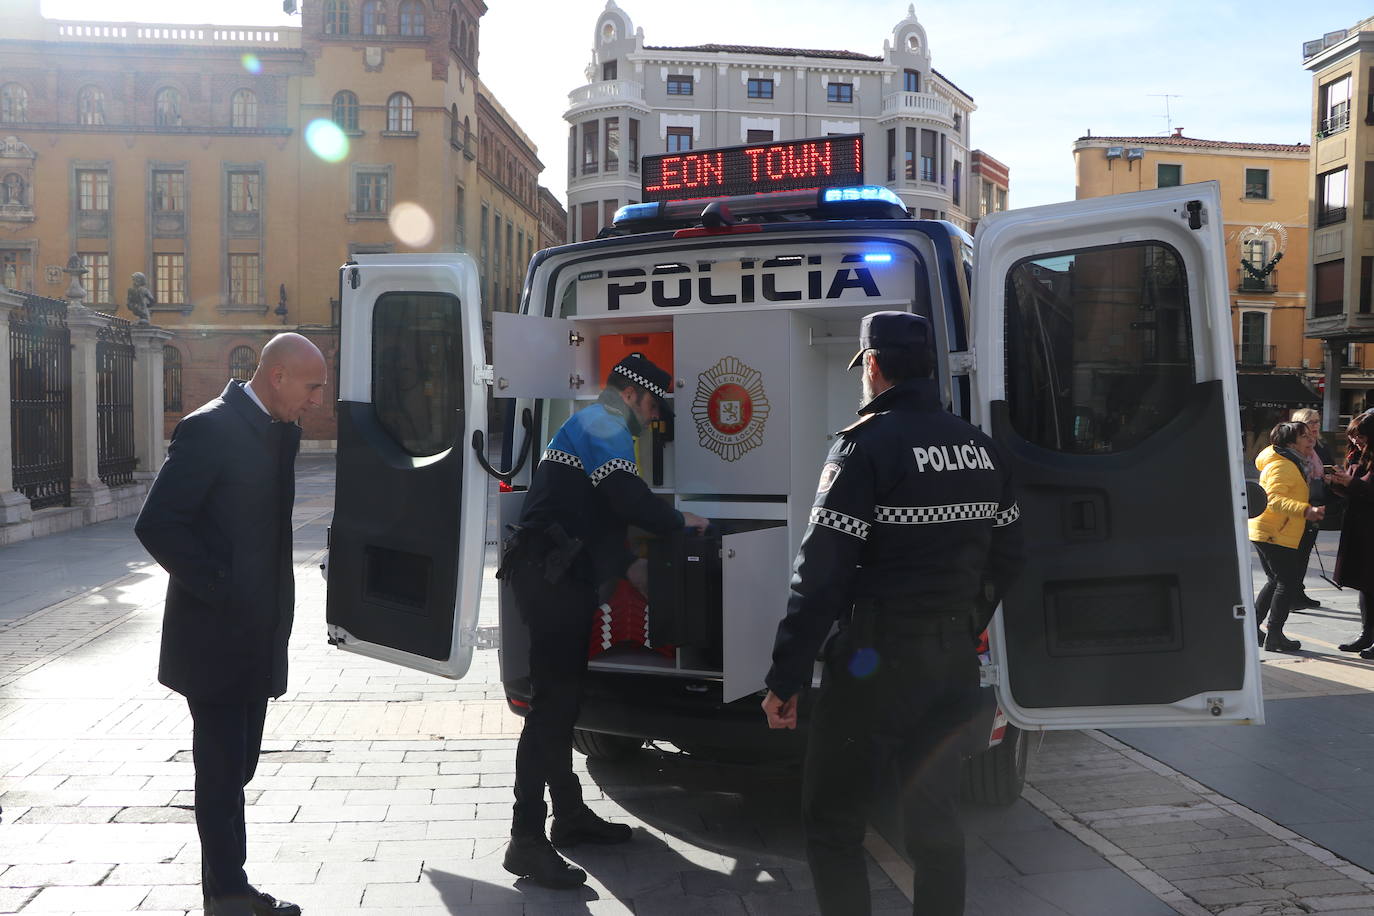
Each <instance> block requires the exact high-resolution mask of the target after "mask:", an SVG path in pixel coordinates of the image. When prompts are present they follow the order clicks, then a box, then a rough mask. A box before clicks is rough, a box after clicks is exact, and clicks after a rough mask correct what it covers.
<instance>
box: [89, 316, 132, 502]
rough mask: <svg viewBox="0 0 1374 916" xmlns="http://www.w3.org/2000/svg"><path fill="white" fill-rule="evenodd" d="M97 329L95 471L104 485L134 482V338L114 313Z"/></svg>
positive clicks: (123, 322) (127, 324)
mask: <svg viewBox="0 0 1374 916" xmlns="http://www.w3.org/2000/svg"><path fill="white" fill-rule="evenodd" d="M106 321H107V322H108V323H107V324H106V325H105V326H104V327H102V328H101V329H100V330H99V331H98V332H96V344H95V368H96V400H95V427H96V473H97V474H98V475H99V477H100V479H101V481H103V482H104V484H105V485H106V486H107V487H117V486H123V485H125V484H130V483H133V481H134V467H135V465H136V464H137V463H138V459H137V457H136V456H135V455H134V341H133V337H131V336H130V334H129V322H127V321H125V320H124V319H123V318H115V317H113V316H111V317H109V318H107V319H106Z"/></svg>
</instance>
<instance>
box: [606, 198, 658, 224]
mask: <svg viewBox="0 0 1374 916" xmlns="http://www.w3.org/2000/svg"><path fill="white" fill-rule="evenodd" d="M662 209H663V204H662V203H660V202H658V201H654V202H653V203H647V204H626V205H625V206H623V207H621V208H620V209H619V210H617V211H615V216H614V217H613V218H612V219H611V225H613V226H618V225H620V224H621V223H628V222H633V221H636V220H641V219H658V217H659V215H660V212H661V211H662Z"/></svg>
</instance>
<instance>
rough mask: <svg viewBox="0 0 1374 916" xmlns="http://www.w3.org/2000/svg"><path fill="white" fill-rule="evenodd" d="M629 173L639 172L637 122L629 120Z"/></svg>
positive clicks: (632, 119)
mask: <svg viewBox="0 0 1374 916" xmlns="http://www.w3.org/2000/svg"><path fill="white" fill-rule="evenodd" d="M629 120H630V150H629V153H630V162H629V166H630V171H631V172H638V171H639V122H638V121H636V120H635V119H634V118H630V119H629Z"/></svg>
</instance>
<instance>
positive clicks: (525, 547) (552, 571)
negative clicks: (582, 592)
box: [496, 522, 583, 583]
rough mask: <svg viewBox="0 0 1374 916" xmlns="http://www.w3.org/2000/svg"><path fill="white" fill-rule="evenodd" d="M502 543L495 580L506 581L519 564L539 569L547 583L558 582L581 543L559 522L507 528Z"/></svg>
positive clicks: (509, 526) (577, 554) (578, 552)
mask: <svg viewBox="0 0 1374 916" xmlns="http://www.w3.org/2000/svg"><path fill="white" fill-rule="evenodd" d="M506 531H507V532H508V533H507V535H506V537H505V539H504V540H503V541H502V542H501V565H500V567H498V568H497V570H496V578H498V579H504V578H507V577H508V576H509V575H510V574H511V573H512V572H513V571H514V569H515V567H516V566H520V565H527V564H528V565H533V566H536V567H538V568H540V569H541V570H542V572H543V574H544V578H545V579H547V580H548V581H549V582H555V583H556V582H561V581H562V580H563V577H564V576H566V575H567V573H568V570H569V569H571V568H572V565H573V563H574V562H575V561H576V560H577V558H578V557H579V556H580V555H581V553H582V547H583V545H582V540H581V538H575V537H573V536H572V535H570V534H568V532H567V531H565V530H564V529H563V526H562V525H560V524H559V523H558V522H550V523H549V524H548V525H545V526H544V527H542V528H532V527H529V526H525V525H507V526H506Z"/></svg>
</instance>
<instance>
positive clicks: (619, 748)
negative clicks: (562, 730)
mask: <svg viewBox="0 0 1374 916" xmlns="http://www.w3.org/2000/svg"><path fill="white" fill-rule="evenodd" d="M572 743H573V747H575V748H577V750H578V751H579V752H581V753H583V754H585V755H587V757H589V758H591V759H592V760H619V759H620V758H621V757H625V756H627V755H629V754H633V753H634V752H635V751H637V750H639V749H640V748H641V747H643V746H644V741H643V739H641V738H629V737H627V736H625V735H609V734H607V733H605V732H589V731H587V730H586V729H583V728H574V729H573V742H572Z"/></svg>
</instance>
